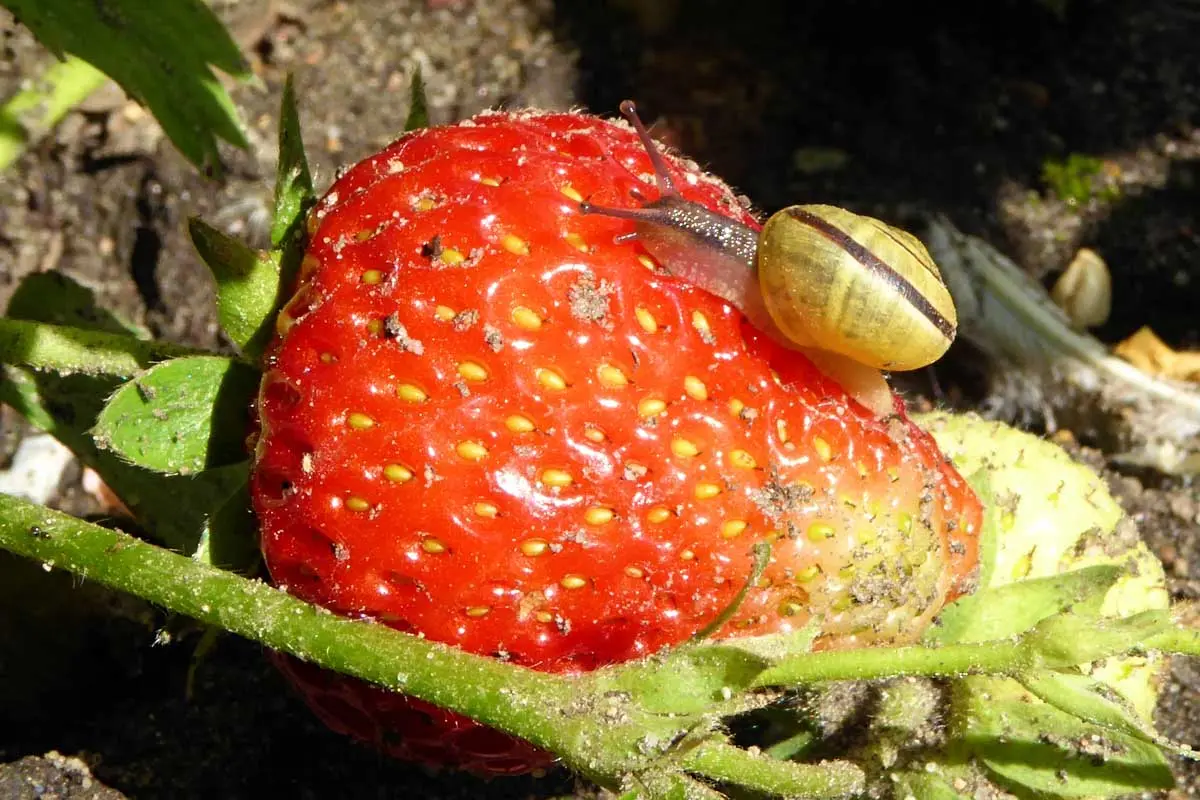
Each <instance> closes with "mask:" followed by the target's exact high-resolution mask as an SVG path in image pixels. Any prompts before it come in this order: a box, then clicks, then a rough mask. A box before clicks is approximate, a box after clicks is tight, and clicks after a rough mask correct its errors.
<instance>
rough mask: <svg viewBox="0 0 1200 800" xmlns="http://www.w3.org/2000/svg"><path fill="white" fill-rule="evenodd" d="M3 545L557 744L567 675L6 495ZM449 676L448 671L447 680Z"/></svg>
mask: <svg viewBox="0 0 1200 800" xmlns="http://www.w3.org/2000/svg"><path fill="white" fill-rule="evenodd" d="M0 547H2V548H4V549H7V550H10V551H12V552H14V553H17V554H18V555H22V556H25V557H27V558H32V559H34V560H37V561H41V562H43V563H44V564H46V565H47V566H53V567H60V568H63V569H66V570H68V571H70V572H74V573H76V574H79V575H82V576H85V577H87V578H88V579H89V580H93V581H96V582H97V583H102V584H105V585H107V586H111V587H113V588H116V589H120V590H122V591H125V592H129V593H131V594H134V595H136V596H138V597H141V598H144V599H146V600H149V601H150V602H152V603H154V604H155V605H158V606H162V607H164V608H167V609H169V610H171V611H175V612H178V613H181V614H186V615H187V616H190V617H193V618H195V619H198V620H201V621H203V622H207V623H209V624H211V625H217V626H219V627H221V628H224V629H225V630H228V631H232V632H233V633H236V634H239V635H241V636H245V637H246V638H248V639H252V640H254V641H258V642H261V643H263V644H265V645H267V646H268V647H271V648H274V649H277V650H283V651H286V652H288V653H291V654H293V655H295V656H298V657H299V658H301V659H304V660H307V661H312V662H313V663H316V664H319V665H320V666H323V667H327V668H329V669H334V670H337V671H338V672H343V673H345V674H348V675H354V676H356V677H359V678H362V679H364V680H368V681H371V682H372V683H376V684H379V685H381V686H384V687H387V688H389V689H392V690H394V691H402V692H404V693H406V694H409V695H412V696H414V697H419V698H421V699H423V700H427V701H429V702H431V703H434V704H436V705H439V706H442V707H444V708H448V709H451V710H453V711H457V712H459V713H462V714H465V715H467V716H470V717H473V718H474V719H477V720H479V721H481V722H484V723H486V724H488V725H491V726H493V727H496V728H499V729H501V730H504V731H506V732H508V733H512V734H514V735H517V736H520V737H522V738H524V739H527V740H529V741H531V742H533V743H534V744H536V745H539V746H542V747H548V748H551V749H553V747H554V745H556V744H559V740H561V738H562V733H561V732H560V731H558V730H557V729H556V728H555V726H554V725H553V724H552V723H551V721H549V720H548V719H547V716H548V715H547V714H543V713H541V710H542V709H550V708H554V707H561V706H564V705H566V704H567V703H568V702H569V701H570V699H571V692H570V682H569V679H565V678H560V677H557V676H553V675H548V674H544V673H538V672H534V671H533V670H529V669H524V668H521V667H517V666H514V665H511V664H503V663H501V662H498V661H495V660H493V659H490V658H484V657H482V656H476V655H472V654H470V653H465V652H463V651H461V650H455V649H453V648H450V647H447V646H445V645H442V644H438V643H435V642H430V641H426V640H423V639H420V638H418V637H415V636H409V635H405V634H402V633H399V632H397V631H393V630H391V629H390V628H388V627H386V626H384V625H377V624H371V623H366V622H361V621H355V620H351V619H347V618H345V617H340V616H337V615H334V614H331V613H329V612H328V611H326V610H325V609H322V608H319V607H317V606H313V605H310V604H308V603H305V602H303V601H301V600H298V599H296V598H294V597H292V596H290V595H288V594H286V593H284V592H282V591H279V590H278V589H275V588H273V587H271V586H268V585H267V584H265V583H262V582H259V581H250V580H247V579H245V578H242V577H241V576H239V575H236V574H234V573H231V572H225V571H223V570H220V569H217V568H215V567H211V566H209V565H207V564H203V563H201V562H199V561H196V560H194V559H191V558H187V557H185V556H182V555H178V554H176V553H172V552H170V551H168V550H164V549H162V548H159V547H155V546H154V545H151V544H148V543H146V542H143V541H141V540H140V539H137V538H135V537H133V536H130V535H128V534H126V533H122V532H120V531H113V530H108V529H106V528H101V527H99V526H97V525H91V524H89V523H86V522H83V521H82V520H78V519H75V518H74V517H71V516H68V515H66V514H62V513H59V512H56V511H52V510H50V509H47V508H43V507H41V506H37V505H34V504H32V503H27V502H25V501H23V500H19V499H17V498H15V497H10V496H7V495H0ZM451 677H452V679H451Z"/></svg>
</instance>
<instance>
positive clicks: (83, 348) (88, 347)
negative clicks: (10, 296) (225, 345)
mask: <svg viewBox="0 0 1200 800" xmlns="http://www.w3.org/2000/svg"><path fill="white" fill-rule="evenodd" d="M186 355H208V354H207V353H205V352H203V351H199V350H193V349H191V348H187V347H181V346H179V345H174V344H170V343H167V342H156V341H143V340H142V339H135V338H134V337H132V336H122V335H121V334H116V333H103V332H101V331H92V330H84V329H83V328H71V327H67V326H64V325H49V324H46V323H43V322H27V321H25V320H19V319H5V318H0V364H11V365H13V366H18V367H31V368H33V369H37V370H49V371H51V372H57V373H60V374H72V373H81V374H84V375H112V376H115V377H121V378H129V377H133V376H134V375H137V374H138V373H139V372H141V371H142V370H143V369H145V368H146V367H148V366H150V365H151V364H153V363H154V362H156V361H163V360H165V359H168V358H174V357H176V356H186Z"/></svg>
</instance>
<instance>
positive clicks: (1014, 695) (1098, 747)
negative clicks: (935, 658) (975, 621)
mask: <svg viewBox="0 0 1200 800" xmlns="http://www.w3.org/2000/svg"><path fill="white" fill-rule="evenodd" d="M964 683H965V685H966V687H967V688H968V690H969V691H968V692H966V693H965V695H964V697H965V700H966V708H965V711H966V713H967V725H966V730H965V732H964V737H963V741H964V744H965V746H966V748H967V749H968V750H969V751H970V752H971V753H972V754H973V755H975V756H976V757H978V758H979V759H980V760H981V761H982V762H983V763H984V764H985V765H986V767H987V768H988V770H989V771H990V772H991V773H992V774H993V775H994V777H995V778H996V780H998V781H999V782H1000V783H1002V784H1004V785H1006V786H1007V787H1009V788H1010V789H1012V790H1014V791H1017V792H1021V793H1027V792H1033V793H1037V794H1040V795H1041V796H1045V797H1058V798H1083V797H1109V796H1113V795H1122V794H1128V793H1131V792H1137V791H1149V790H1153V789H1167V788H1170V787H1171V786H1173V785H1174V779H1173V778H1172V776H1171V770H1170V767H1169V766H1168V764H1167V761H1166V759H1165V758H1164V757H1163V754H1162V752H1161V751H1160V750H1159V748H1158V747H1156V746H1155V745H1153V744H1148V743H1147V742H1144V741H1141V740H1140V739H1137V738H1134V737H1132V736H1127V735H1125V734H1123V733H1118V732H1116V731H1112V730H1109V729H1106V728H1102V727H1100V726H1098V725H1092V724H1089V723H1087V722H1084V721H1083V720H1081V719H1079V718H1077V717H1075V716H1072V715H1071V714H1068V713H1066V712H1064V711H1061V710H1059V709H1058V708H1055V707H1054V706H1052V705H1049V704H1047V703H1042V702H1038V701H1037V700H1034V699H1033V698H1031V697H1030V696H1029V695H1027V694H1026V693H1025V692H1023V691H1022V690H1021V687H1020V686H1019V685H1017V684H1016V683H1015V682H1013V681H1010V680H1007V679H1003V678H969V679H967V680H966V681H965V682H964Z"/></svg>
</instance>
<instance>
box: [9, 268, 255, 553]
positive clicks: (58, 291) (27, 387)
mask: <svg viewBox="0 0 1200 800" xmlns="http://www.w3.org/2000/svg"><path fill="white" fill-rule="evenodd" d="M7 314H8V317H9V318H12V319H24V320H28V321H33V322H43V323H51V324H62V325H70V326H75V327H80V328H86V329H89V330H95V331H100V332H106V333H114V334H120V333H125V334H135V335H137V334H142V335H144V332H143V331H141V330H140V329H138V328H136V326H133V325H131V324H129V323H128V322H126V321H124V320H122V319H120V318H119V317H117V316H115V315H113V314H112V313H110V312H109V311H107V310H105V309H102V308H100V307H99V306H97V305H96V302H95V297H94V296H93V295H92V292H91V291H90V290H89V289H87V288H85V287H83V286H81V285H79V284H77V283H75V282H74V281H72V280H71V279H69V278H66V277H65V276H63V275H60V274H57V273H41V274H34V275H30V276H28V277H27V278H25V279H24V280H23V281H22V282H21V285H20V286H18V287H17V290H16V291H15V292H14V293H13V297H12V300H11V301H10V303H9V307H8V310H7ZM119 385H120V381H119V380H118V379H115V378H113V377H111V376H107V375H102V376H92V375H57V374H53V373H48V372H42V371H37V370H31V369H21V368H16V367H11V366H6V367H3V370H2V371H0V403H5V404H7V405H9V406H12V408H13V409H15V410H16V411H17V412H18V413H20V414H22V415H23V416H24V417H25V418H26V419H27V420H29V421H30V423H32V424H33V425H34V426H35V427H37V428H39V429H40V430H43V431H45V432H46V433H49V434H51V435H53V436H54V437H55V438H56V439H58V440H59V441H60V442H62V443H63V444H64V445H66V446H67V447H69V448H70V449H71V450H72V451H73V452H74V453H75V455H76V456H78V457H79V459H80V460H81V461H82V462H83V463H84V464H86V465H87V466H89V467H92V468H93V469H95V470H96V471H97V472H98V473H99V474H100V475H101V477H103V478H104V481H105V482H106V483H107V484H108V486H109V488H110V489H112V490H113V491H114V492H116V494H117V496H118V497H120V498H121V500H122V501H123V502H124V503H125V505H126V506H127V507H128V508H129V509H130V510H131V511H132V512H133V514H134V517H135V518H136V520H137V522H138V523H139V524H140V525H142V526H143V527H144V528H145V529H146V530H147V531H149V532H150V534H151V535H152V537H153V538H155V539H156V540H158V541H161V542H163V543H164V544H166V545H167V546H169V547H171V548H172V549H174V550H178V551H181V552H187V553H190V552H193V550H194V549H195V546H196V541H197V538H198V537H199V535H200V529H201V527H202V526H203V525H204V524H205V521H206V520H207V519H208V518H209V516H210V515H211V514H212V513H213V510H214V509H216V508H217V507H218V506H219V505H220V504H221V503H223V502H225V500H226V499H227V498H228V497H229V495H230V493H231V492H232V491H233V490H234V489H235V488H236V486H237V482H238V480H239V478H238V477H237V476H231V475H230V474H229V473H228V471H227V470H210V471H208V472H205V473H202V474H200V475H196V476H192V477H184V476H178V475H159V474H156V473H151V472H147V471H145V470H143V469H140V468H138V467H135V466H132V465H130V464H128V463H126V462H124V461H122V460H121V459H120V458H118V457H117V455H116V454H114V453H109V452H103V451H101V450H99V449H97V447H96V445H95V442H94V441H93V440H92V437H91V435H90V432H89V431H90V429H91V427H92V426H93V425H94V424H95V422H96V417H97V416H98V415H99V413H100V411H101V409H102V408H103V407H104V402H105V400H106V399H107V398H108V397H109V396H110V395H111V394H112V393H113V391H114V390H115V389H116V388H117V387H118V386H119ZM240 480H241V481H244V480H245V474H244V471H243V473H242V475H241V476H240Z"/></svg>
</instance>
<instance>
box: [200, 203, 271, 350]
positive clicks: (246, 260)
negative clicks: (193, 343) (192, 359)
mask: <svg viewBox="0 0 1200 800" xmlns="http://www.w3.org/2000/svg"><path fill="white" fill-rule="evenodd" d="M188 233H189V234H191V237H192V244H193V245H194V246H195V248H196V252H197V253H199V254H200V258H201V259H203V260H204V263H205V264H206V265H207V266H208V268H209V270H210V271H211V272H212V274H213V279H214V280H216V282H217V314H218V316H219V318H220V320H221V329H222V330H223V331H224V332H225V335H226V336H227V337H229V340H230V341H231V342H233V344H234V345H235V346H236V347H237V348H238V349H239V350H240V351H241V352H242V353H244V354H245V355H246V356H248V357H249V358H252V359H254V360H257V359H258V358H260V357H261V356H262V353H263V349H264V348H265V347H266V345H267V342H268V341H270V338H271V333H272V331H271V326H272V324H273V322H274V320H275V310H276V306H277V304H278V303H279V299H280V298H279V295H280V280H279V262H278V260H277V258H276V257H275V256H273V255H271V254H268V253H264V252H262V251H261V250H252V249H251V248H249V247H247V246H246V245H245V244H243V243H242V242H241V241H240V240H238V239H235V238H233V237H232V236H226V235H225V234H224V233H221V232H220V231H219V230H217V229H216V228H214V227H212V226H211V225H209V224H207V223H205V222H204V221H202V220H199V219H196V218H194V217H193V218H192V219H189V220H188Z"/></svg>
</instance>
